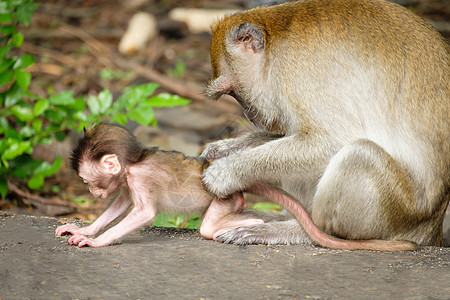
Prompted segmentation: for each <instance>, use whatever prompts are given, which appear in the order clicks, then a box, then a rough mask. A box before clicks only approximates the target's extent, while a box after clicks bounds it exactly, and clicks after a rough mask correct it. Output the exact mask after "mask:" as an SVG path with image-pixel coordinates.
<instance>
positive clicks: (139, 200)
mask: <svg viewBox="0 0 450 300" xmlns="http://www.w3.org/2000/svg"><path fill="white" fill-rule="evenodd" d="M130 182H131V181H129V183H130ZM132 186H133V187H132ZM133 188H134V190H133ZM130 189H132V192H131V195H132V198H131V199H132V202H133V204H134V208H133V209H132V210H131V212H130V213H129V214H128V215H127V216H126V217H125V218H124V219H123V220H122V221H120V223H119V224H117V225H115V226H114V227H112V228H110V229H108V230H107V231H105V232H104V233H103V234H101V235H100V236H98V237H97V238H95V239H92V238H88V237H86V236H84V235H75V236H73V237H71V238H70V239H69V244H71V245H78V247H83V246H90V247H104V246H108V245H109V244H111V243H112V242H113V241H115V240H116V239H118V238H121V237H123V236H124V235H126V234H128V233H130V232H132V231H134V230H136V229H138V228H139V227H141V226H143V225H144V224H146V223H148V222H151V221H152V220H153V219H154V218H155V216H156V208H155V207H154V203H153V202H152V200H151V199H152V196H155V195H151V194H150V191H149V189H148V185H146V184H145V182H139V183H136V184H132V185H130ZM128 202H130V201H128Z"/></svg>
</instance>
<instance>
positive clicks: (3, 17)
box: [0, 13, 12, 23]
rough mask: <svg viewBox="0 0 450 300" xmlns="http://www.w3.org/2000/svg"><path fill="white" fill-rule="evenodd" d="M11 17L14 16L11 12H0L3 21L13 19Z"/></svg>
mask: <svg viewBox="0 0 450 300" xmlns="http://www.w3.org/2000/svg"><path fill="white" fill-rule="evenodd" d="M11 18H12V15H11V14H8V13H2V14H0V22H2V23H6V22H8V21H9V20H11Z"/></svg>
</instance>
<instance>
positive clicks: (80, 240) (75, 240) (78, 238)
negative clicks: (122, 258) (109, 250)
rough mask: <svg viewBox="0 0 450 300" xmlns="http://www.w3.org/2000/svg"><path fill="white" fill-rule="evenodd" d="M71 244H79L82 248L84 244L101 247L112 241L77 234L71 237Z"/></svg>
mask: <svg viewBox="0 0 450 300" xmlns="http://www.w3.org/2000/svg"><path fill="white" fill-rule="evenodd" d="M69 244H70V245H75V246H78V247H80V248H81V247H84V246H89V247H93V248H99V247H104V246H108V245H109V244H110V242H107V241H104V240H102V239H100V238H96V239H93V238H89V237H87V236H85V235H81V234H75V235H74V236H72V237H71V238H70V239H69Z"/></svg>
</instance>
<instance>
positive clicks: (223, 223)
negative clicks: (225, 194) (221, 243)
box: [200, 193, 264, 239]
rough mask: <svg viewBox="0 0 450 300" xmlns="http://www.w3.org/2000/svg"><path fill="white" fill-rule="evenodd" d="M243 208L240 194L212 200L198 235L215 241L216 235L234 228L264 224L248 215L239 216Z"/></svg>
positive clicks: (242, 199)
mask: <svg viewBox="0 0 450 300" xmlns="http://www.w3.org/2000/svg"><path fill="white" fill-rule="evenodd" d="M244 208H245V200H244V197H243V196H242V193H235V194H234V195H232V196H231V197H230V198H228V199H217V198H216V199H213V201H212V202H211V204H210V206H209V207H208V209H207V211H206V212H205V214H204V216H203V218H202V224H201V226H200V234H201V235H202V236H203V237H204V238H207V239H215V238H216V236H217V235H218V234H220V233H223V232H226V231H228V230H230V229H233V228H236V227H241V226H250V225H256V224H262V223H264V221H263V220H261V219H256V218H252V217H250V216H249V215H248V214H240V212H241V211H242V210H243V209H244Z"/></svg>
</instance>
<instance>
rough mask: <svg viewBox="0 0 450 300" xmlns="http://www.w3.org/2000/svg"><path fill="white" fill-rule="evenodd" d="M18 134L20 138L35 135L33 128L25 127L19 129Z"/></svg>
mask: <svg viewBox="0 0 450 300" xmlns="http://www.w3.org/2000/svg"><path fill="white" fill-rule="evenodd" d="M19 134H20V136H21V137H22V138H30V137H32V136H33V135H35V134H36V130H35V129H34V128H33V127H29V126H25V127H23V128H22V129H20V131H19Z"/></svg>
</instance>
